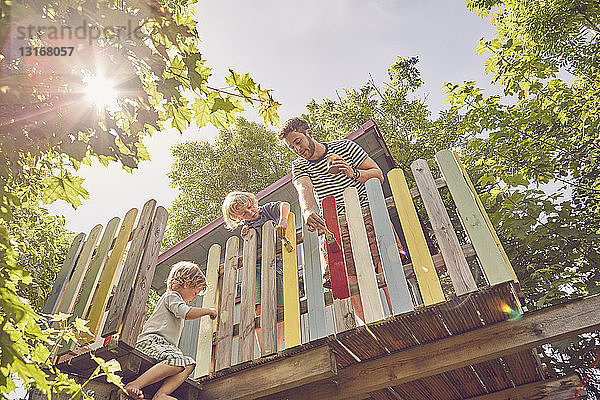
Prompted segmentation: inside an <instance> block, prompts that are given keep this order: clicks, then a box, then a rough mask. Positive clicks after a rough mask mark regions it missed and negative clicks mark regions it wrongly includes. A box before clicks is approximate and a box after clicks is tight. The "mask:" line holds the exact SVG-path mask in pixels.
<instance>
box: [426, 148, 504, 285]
mask: <svg viewBox="0 0 600 400" xmlns="http://www.w3.org/2000/svg"><path fill="white" fill-rule="evenodd" d="M435 159H436V161H437V163H438V166H439V167H440V170H441V172H442V174H443V175H444V179H445V180H446V184H447V185H448V189H449V190H450V194H451V195H452V198H453V199H454V204H455V205H456V208H457V210H458V214H459V215H460V218H461V220H462V222H463V226H464V228H465V230H466V232H467V235H468V236H469V240H470V241H471V243H472V244H473V247H474V248H475V251H476V252H477V257H478V259H479V263H480V264H481V268H482V269H483V272H484V273H485V276H486V278H487V281H488V283H489V284H490V286H494V285H497V284H499V283H503V282H508V281H511V280H513V276H512V274H511V272H510V270H509V268H508V266H507V265H506V262H505V261H504V258H503V257H502V254H501V253H500V249H499V248H498V246H497V245H496V242H495V241H494V238H493V237H492V234H491V232H490V230H489V229H488V226H487V224H486V222H485V219H484V217H483V215H482V213H481V210H480V209H479V207H478V206H477V203H476V202H475V198H474V197H473V194H472V193H471V190H470V189H469V186H468V185H467V182H466V181H465V178H464V176H463V174H462V171H461V169H460V167H459V165H458V164H457V162H456V160H455V159H454V156H453V155H452V152H451V151H450V150H442V151H439V152H437V153H436V155H435Z"/></svg>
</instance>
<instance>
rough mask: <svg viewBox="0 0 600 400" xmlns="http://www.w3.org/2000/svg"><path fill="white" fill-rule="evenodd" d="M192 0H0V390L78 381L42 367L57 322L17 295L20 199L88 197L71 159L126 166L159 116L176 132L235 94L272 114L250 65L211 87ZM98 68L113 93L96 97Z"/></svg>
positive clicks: (238, 104) (227, 105) (235, 106)
mask: <svg viewBox="0 0 600 400" xmlns="http://www.w3.org/2000/svg"><path fill="white" fill-rule="evenodd" d="M192 5H193V4H192V3H191V4H185V3H183V2H181V3H180V2H169V4H168V5H166V6H163V5H161V4H159V3H158V2H156V1H154V0H150V1H144V0H127V1H112V0H101V1H87V0H83V1H80V2H76V3H63V2H43V1H42V2H39V1H32V0H31V1H30V0H25V1H22V2H21V1H19V2H13V1H8V0H2V1H1V2H0V15H1V17H2V20H1V23H0V42H1V44H2V46H3V55H2V58H1V59H0V62H1V65H0V73H1V75H0V110H1V113H0V141H1V143H2V147H1V148H0V177H1V179H0V310H1V311H0V328H1V329H0V356H1V359H0V391H2V392H6V391H10V389H11V388H13V387H14V382H13V378H14V377H15V376H16V377H18V378H20V379H21V380H23V381H24V382H25V383H26V384H27V385H31V386H33V387H36V388H38V389H40V390H42V391H44V392H45V393H50V391H53V390H61V389H64V388H68V389H69V390H71V392H74V393H77V390H78V387H77V385H75V384H74V383H73V382H69V383H68V384H67V383H66V381H65V378H64V376H62V375H60V374H59V375H57V378H56V379H54V380H53V379H50V378H49V377H48V376H47V375H46V373H45V371H44V370H43V369H42V367H43V366H44V363H45V362H46V361H47V360H46V359H45V358H44V357H43V356H40V355H39V354H40V349H41V348H42V347H43V348H45V346H46V345H49V344H50V342H51V341H52V340H54V339H52V337H53V336H55V335H56V332H55V331H53V330H49V329H42V328H40V325H41V326H44V323H43V321H42V319H41V317H40V316H39V315H38V314H37V313H36V312H35V311H34V309H33V308H32V306H31V305H30V304H26V303H24V302H22V301H21V298H20V297H19V296H18V293H19V289H18V288H19V286H21V287H23V285H28V284H30V283H31V282H32V278H31V276H30V275H29V274H28V273H27V272H26V271H24V270H23V268H22V267H21V266H20V265H19V264H18V262H17V260H18V258H19V252H18V249H19V246H21V247H23V245H24V242H23V241H22V240H23V238H18V237H16V235H15V233H16V232H13V234H11V232H10V227H11V224H14V223H15V217H18V216H19V215H25V211H26V209H27V207H28V204H37V201H40V200H43V201H44V202H45V203H51V202H52V201H54V200H57V199H63V200H65V201H67V202H69V203H70V204H72V205H73V206H74V207H77V206H78V205H79V204H80V203H81V201H82V199H85V198H87V196H88V194H87V192H86V191H85V189H84V188H83V187H82V182H83V179H82V178H80V177H78V176H77V175H76V174H77V169H78V168H79V166H80V165H81V164H82V163H86V164H90V163H91V159H92V158H93V157H96V158H97V159H98V160H100V161H101V162H102V163H104V164H105V165H107V164H108V163H110V162H117V163H120V164H121V165H123V167H124V168H125V169H128V170H129V169H131V168H135V167H136V166H137V164H138V162H139V161H140V160H145V159H148V154H147V152H146V150H145V147H144V145H143V142H142V140H143V138H144V137H145V136H147V135H149V134H151V133H152V132H155V131H157V130H159V129H162V128H165V127H167V126H173V127H175V128H176V129H178V130H180V131H182V130H184V129H186V128H187V127H188V126H189V124H190V123H191V122H192V121H193V122H194V123H195V125H196V126H197V127H201V126H204V125H206V124H208V123H210V124H213V125H215V126H218V127H223V126H227V125H229V124H231V123H232V122H233V121H234V115H235V114H236V113H239V112H240V111H242V110H243V104H244V103H246V104H250V105H252V106H256V107H257V108H258V109H259V114H260V115H261V116H262V117H263V118H264V120H265V122H267V123H272V124H276V123H277V119H278V117H277V113H276V111H277V107H278V106H279V103H277V102H276V101H275V100H274V99H273V98H272V97H271V94H270V91H269V90H267V89H262V88H261V87H260V85H258V84H256V83H255V82H254V81H253V80H252V78H251V77H250V75H249V74H238V73H236V72H235V71H230V75H229V76H228V77H227V78H226V83H227V88H226V89H220V88H216V87H213V86H211V84H210V83H209V78H210V77H211V70H210V68H209V67H208V66H207V65H206V60H205V59H204V58H203V57H202V55H201V54H200V53H199V52H198V42H199V38H198V32H197V29H196V24H195V22H194V20H193V19H192V18H191V12H192V11H191V10H192V7H191V6H192ZM65 27H66V28H69V27H70V28H72V29H73V30H75V29H77V28H81V29H83V31H84V32H85V33H86V34H85V35H84V36H85V39H80V38H72V37H65V36H64V35H63V34H62V32H63V29H64V28H65ZM128 28H130V30H128ZM67 30H68V29H67ZM21 36H22V37H21ZM19 46H20V47H21V48H22V49H19ZM11 49H12V50H13V52H12V53H10V52H9V50H11ZM36 49H37V50H36ZM40 49H44V50H40ZM50 49H52V50H50ZM18 50H20V51H21V52H23V57H21V56H20V55H19V53H17V51H18ZM28 51H29V52H31V56H26V55H27V52H28ZM34 51H35V54H33V52H34ZM50 51H52V56H49V55H50V53H49V52H50ZM63 51H64V52H65V53H64V55H63V53H62V52H63ZM69 51H70V52H71V53H70V54H71V55H72V58H67V54H69ZM38 52H39V54H38ZM42 52H43V53H44V54H41V53H42ZM55 52H58V53H57V54H54V53H55ZM73 53H74V54H73ZM58 54H60V56H59V55H58ZM45 55H47V56H45ZM36 56H37V57H36ZM103 73H104V74H103ZM109 73H110V76H111V78H112V79H114V82H113V84H114V87H113V89H114V93H113V95H112V96H111V97H110V98H109V99H106V98H104V97H105V96H103V95H104V94H106V93H104V92H105V91H104V89H106V87H107V86H110V82H109V81H108V79H106V75H108V74H109ZM92 90H93V91H92ZM101 100H102V101H101ZM94 103H95V104H94ZM104 103H110V105H109V104H104ZM33 175H37V177H39V178H41V186H39V187H38V186H36V191H35V192H33V191H31V193H29V194H25V193H24V189H26V188H27V187H28V186H27V182H28V179H29V178H31V177H32V176H33ZM25 191H27V190H25ZM34 197H35V199H36V201H33V200H32V199H33V198H34ZM40 346H41V347H40Z"/></svg>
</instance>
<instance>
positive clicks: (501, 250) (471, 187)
mask: <svg viewBox="0 0 600 400" xmlns="http://www.w3.org/2000/svg"><path fill="white" fill-rule="evenodd" d="M452 155H453V156H454V160H455V161H456V163H457V164H458V166H459V168H460V171H461V172H462V175H463V178H465V181H466V182H467V186H468V187H469V190H470V191H471V194H472V195H473V197H474V198H475V203H477V207H478V208H479V211H480V212H481V214H482V215H483V218H484V220H485V223H486V225H487V227H488V229H489V230H490V233H491V235H492V237H493V238H494V242H495V243H496V246H498V249H499V250H500V254H502V258H503V259H504V262H505V263H506V265H507V266H508V269H509V271H510V274H511V276H512V278H513V281H515V282H518V281H519V279H518V278H517V274H515V270H514V269H513V267H512V264H511V263H510V260H509V259H508V256H507V255H506V252H505V251H504V247H503V246H502V243H501V242H500V238H498V235H497V234H496V230H495V229H494V226H493V225H492V221H490V217H489V216H488V215H487V212H486V211H485V208H484V207H483V204H482V203H481V199H480V198H479V195H478V194H477V191H476V190H475V186H474V185H473V183H472V182H471V179H470V178H469V174H467V170H466V169H465V166H464V165H463V164H462V163H461V162H460V158H459V157H458V154H457V153H456V152H455V151H453V152H452Z"/></svg>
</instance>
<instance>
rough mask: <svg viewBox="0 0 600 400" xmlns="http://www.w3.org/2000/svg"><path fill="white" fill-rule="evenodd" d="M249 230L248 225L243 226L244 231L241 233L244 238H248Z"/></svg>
mask: <svg viewBox="0 0 600 400" xmlns="http://www.w3.org/2000/svg"><path fill="white" fill-rule="evenodd" d="M249 230H250V228H249V227H248V225H244V226H242V231H241V232H240V233H241V234H242V237H244V236H246V235H247V234H248V231H249Z"/></svg>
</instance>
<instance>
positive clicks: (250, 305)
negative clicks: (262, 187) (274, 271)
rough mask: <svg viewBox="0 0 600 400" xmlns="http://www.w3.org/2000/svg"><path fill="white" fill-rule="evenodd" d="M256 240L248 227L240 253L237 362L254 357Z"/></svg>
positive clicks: (252, 231) (253, 231) (254, 232)
mask: <svg viewBox="0 0 600 400" xmlns="http://www.w3.org/2000/svg"><path fill="white" fill-rule="evenodd" d="M256 240H257V235H256V231H255V230H254V229H250V230H249V231H248V233H247V234H246V236H245V237H244V245H243V253H242V268H243V272H242V301H241V308H240V325H239V347H238V359H237V361H238V363H243V362H246V361H250V360H252V359H253V358H254V303H255V298H256Z"/></svg>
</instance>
